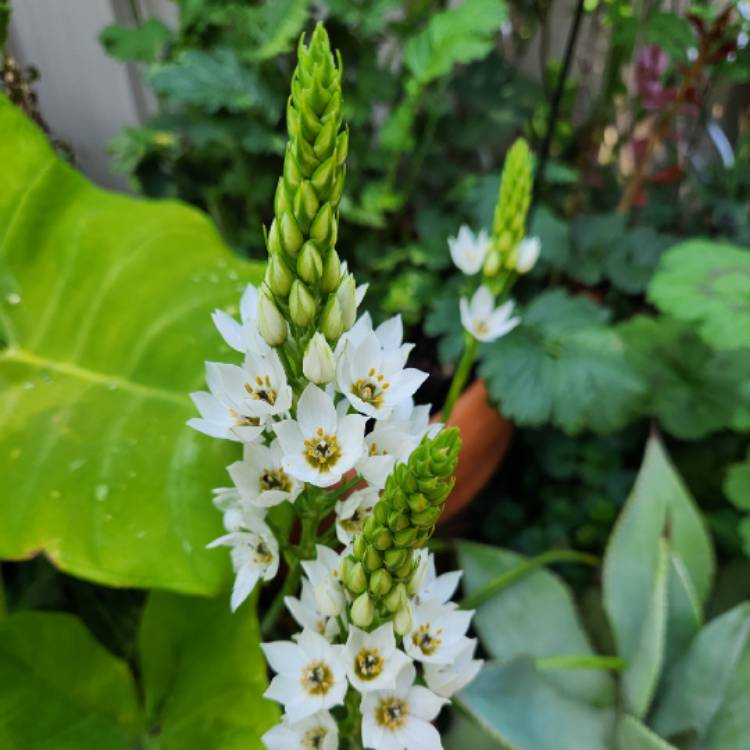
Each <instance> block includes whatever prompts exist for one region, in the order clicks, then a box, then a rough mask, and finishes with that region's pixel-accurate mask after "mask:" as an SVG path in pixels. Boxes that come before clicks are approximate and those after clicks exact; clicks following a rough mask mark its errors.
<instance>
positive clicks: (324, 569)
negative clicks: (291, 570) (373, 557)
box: [302, 544, 346, 617]
mask: <svg viewBox="0 0 750 750" xmlns="http://www.w3.org/2000/svg"><path fill="white" fill-rule="evenodd" d="M315 552H316V555H317V557H316V558H315V559H314V560H303V561H302V569H303V570H304V571H305V575H306V576H307V577H308V579H309V580H310V584H311V585H312V588H313V595H314V597H315V605H316V607H317V608H318V611H320V612H322V613H323V614H324V615H327V616H328V617H336V616H337V615H340V614H341V613H342V612H343V611H344V605H345V604H346V596H345V595H344V588H343V586H342V585H341V579H340V578H339V568H340V567H341V555H339V554H337V553H336V552H334V551H333V550H332V549H331V548H330V547H326V546H324V545H322V544H318V545H316V547H315ZM342 554H343V553H342Z"/></svg>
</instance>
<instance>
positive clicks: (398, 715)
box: [375, 696, 409, 731]
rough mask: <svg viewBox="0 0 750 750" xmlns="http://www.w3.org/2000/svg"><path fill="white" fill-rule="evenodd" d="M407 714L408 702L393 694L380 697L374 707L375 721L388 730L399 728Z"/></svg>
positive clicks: (404, 721) (404, 722)
mask: <svg viewBox="0 0 750 750" xmlns="http://www.w3.org/2000/svg"><path fill="white" fill-rule="evenodd" d="M408 716H409V704H408V703H407V702H406V701H405V700H402V699H401V698H397V697H395V696H393V697H388V698H382V699H381V700H380V702H379V703H378V706H377V708H376V709H375V721H377V722H378V724H380V726H381V727H385V728H386V729H388V730H390V731H394V730H395V729H400V728H401V727H402V726H404V724H406V720H407V718H408Z"/></svg>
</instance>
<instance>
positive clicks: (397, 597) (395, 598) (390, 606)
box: [383, 583, 409, 612]
mask: <svg viewBox="0 0 750 750" xmlns="http://www.w3.org/2000/svg"><path fill="white" fill-rule="evenodd" d="M408 601H409V598H408V596H407V595H406V587H405V586H404V584H403V583H398V584H396V585H395V586H394V587H393V588H392V589H391V591H390V593H389V594H388V596H386V597H385V599H383V604H384V605H385V608H386V609H387V610H388V611H389V612H398V611H399V609H401V608H402V607H403V606H404V605H405V604H407V603H408Z"/></svg>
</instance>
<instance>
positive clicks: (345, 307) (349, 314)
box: [336, 273, 357, 331]
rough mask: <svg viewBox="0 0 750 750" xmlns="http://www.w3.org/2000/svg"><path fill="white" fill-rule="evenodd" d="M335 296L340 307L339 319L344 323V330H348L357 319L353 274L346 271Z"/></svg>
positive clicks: (355, 287)
mask: <svg viewBox="0 0 750 750" xmlns="http://www.w3.org/2000/svg"><path fill="white" fill-rule="evenodd" d="M336 298H337V299H338V301H339V306H340V307H341V319H342V321H343V324H344V330H345V331H348V330H349V329H350V328H351V327H352V326H353V325H354V321H355V320H356V319H357V285H356V284H355V282H354V276H352V274H350V273H347V274H346V275H345V276H344V278H343V279H342V280H341V283H340V284H339V288H338V289H337V290H336Z"/></svg>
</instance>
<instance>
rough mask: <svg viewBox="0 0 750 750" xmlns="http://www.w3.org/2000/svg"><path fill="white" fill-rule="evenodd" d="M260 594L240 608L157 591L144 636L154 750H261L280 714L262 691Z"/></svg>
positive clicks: (143, 655)
mask: <svg viewBox="0 0 750 750" xmlns="http://www.w3.org/2000/svg"><path fill="white" fill-rule="evenodd" d="M255 607H256V597H253V598H252V599H251V600H250V601H249V602H248V603H247V604H245V605H244V606H243V607H242V608H241V609H240V610H239V611H238V612H235V613H234V614H233V613H232V612H230V610H229V602H228V599H227V597H226V596H224V597H220V598H218V599H213V600H211V599H198V598H194V597H183V596H177V595H175V594H167V593H161V592H154V593H152V594H151V596H150V598H149V600H148V603H147V604H146V608H145V611H144V614H143V621H142V624H141V631H140V637H139V651H140V661H141V674H142V681H143V686H144V700H145V704H146V715H147V717H148V723H149V726H150V727H152V728H156V731H154V735H155V736H154V739H153V742H152V743H151V744H150V745H149V748H151V747H153V748H154V750H205V749H206V748H216V749H217V750H219V749H220V750H254V749H255V748H258V750H260V748H262V747H263V744H262V743H261V741H260V737H261V736H262V735H263V733H264V732H265V731H266V730H268V729H270V727H271V726H273V724H274V723H276V722H277V721H278V719H279V710H278V706H277V705H276V704H275V703H271V702H270V701H266V700H264V699H263V698H262V697H261V696H262V694H263V691H264V690H265V689H266V686H267V672H266V666H265V661H264V659H263V654H262V653H261V650H260V647H259V643H260V630H259V627H258V621H257V618H256V617H255Z"/></svg>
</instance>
